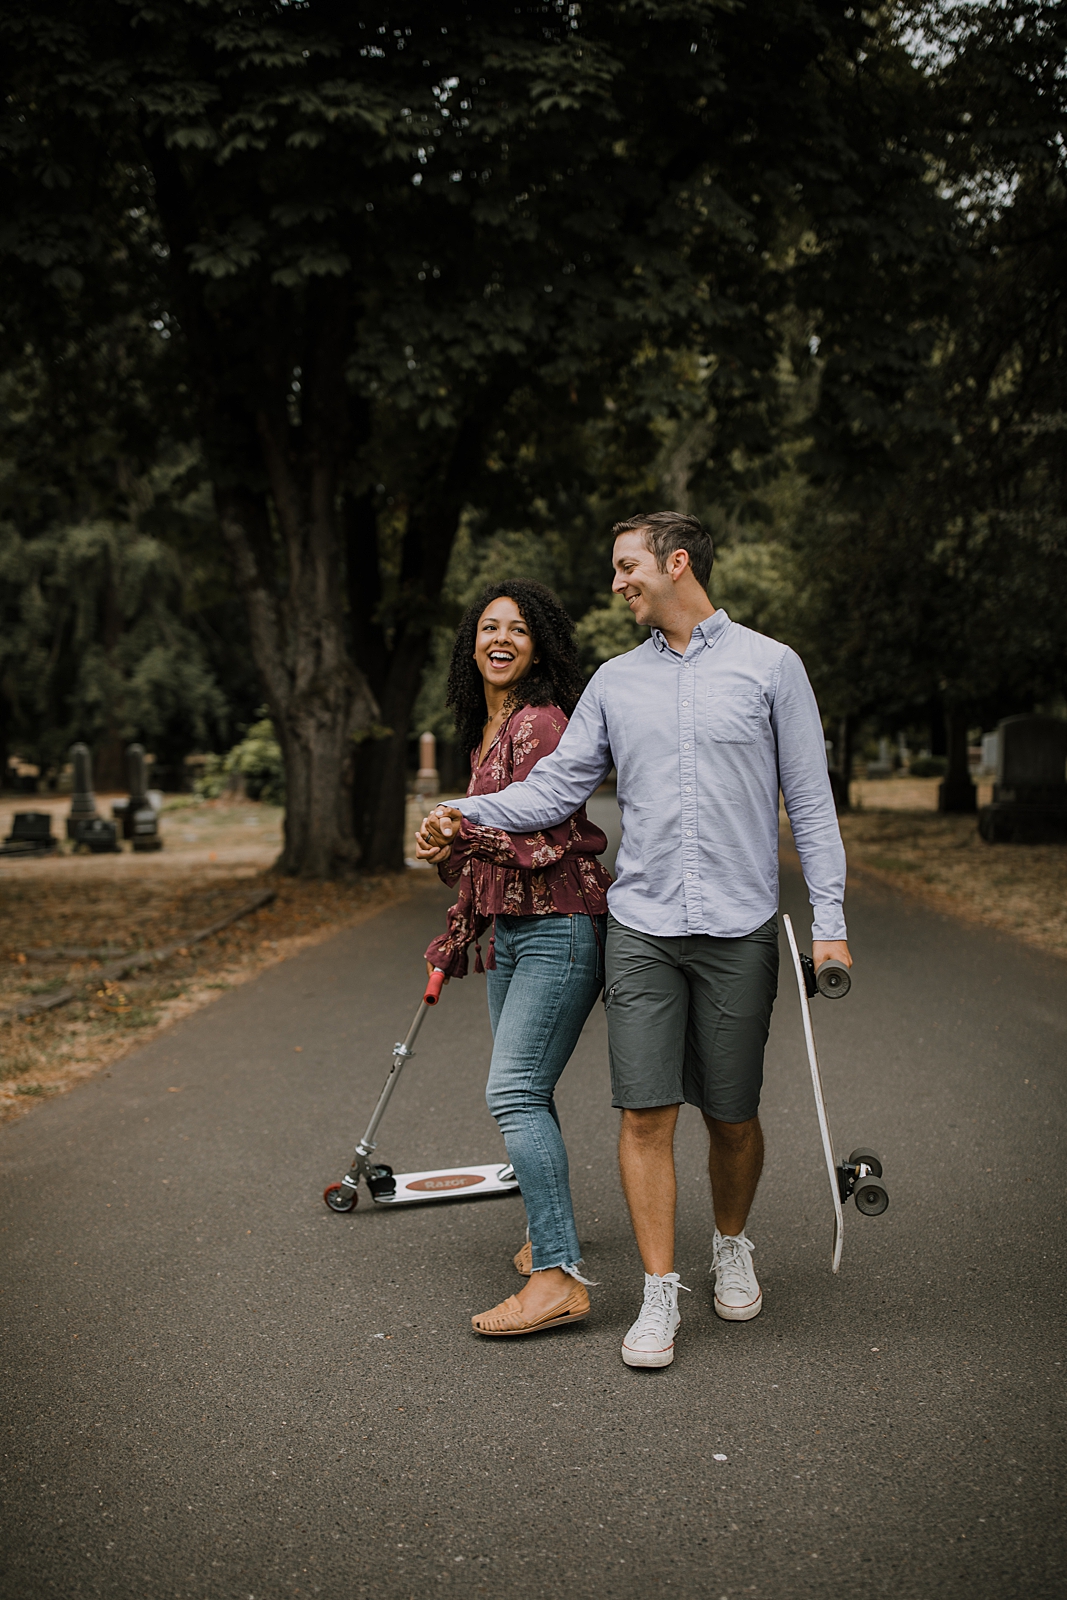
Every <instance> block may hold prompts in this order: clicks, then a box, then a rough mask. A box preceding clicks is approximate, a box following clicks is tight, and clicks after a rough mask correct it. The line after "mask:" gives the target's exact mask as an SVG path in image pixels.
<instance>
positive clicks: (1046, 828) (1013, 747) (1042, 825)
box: [978, 716, 1067, 844]
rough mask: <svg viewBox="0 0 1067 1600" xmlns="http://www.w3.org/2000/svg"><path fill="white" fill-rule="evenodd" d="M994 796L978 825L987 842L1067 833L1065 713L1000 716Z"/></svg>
mask: <svg viewBox="0 0 1067 1600" xmlns="http://www.w3.org/2000/svg"><path fill="white" fill-rule="evenodd" d="M996 773H997V776H996V782H995V783H994V785H993V801H992V804H991V805H988V806H983V807H982V811H981V815H980V816H979V819H978V831H979V833H980V834H981V835H982V838H983V839H986V840H988V842H989V843H990V844H995V843H1008V842H1016V843H1020V844H1039V843H1043V842H1044V843H1051V842H1054V841H1057V840H1060V839H1063V838H1067V718H1064V717H1045V716H1019V717H1005V718H1004V720H1003V721H1002V722H1001V723H1000V725H999V727H998V728H997V766H996Z"/></svg>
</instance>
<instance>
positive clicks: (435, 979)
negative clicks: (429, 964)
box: [422, 967, 445, 1006]
mask: <svg viewBox="0 0 1067 1600" xmlns="http://www.w3.org/2000/svg"><path fill="white" fill-rule="evenodd" d="M444 981H445V975H444V973H443V972H442V971H441V969H440V967H435V968H434V970H433V971H432V972H431V974H430V981H429V983H428V984H427V985H426V993H425V994H424V995H423V997H422V998H423V999H424V1000H425V1002H426V1004H427V1005H428V1006H435V1005H436V1004H437V1002H438V1000H440V998H441V989H442V988H443V986H444Z"/></svg>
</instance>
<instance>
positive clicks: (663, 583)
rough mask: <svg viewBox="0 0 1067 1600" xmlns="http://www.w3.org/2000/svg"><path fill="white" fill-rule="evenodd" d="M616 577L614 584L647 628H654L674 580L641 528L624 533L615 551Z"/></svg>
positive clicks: (638, 619)
mask: <svg viewBox="0 0 1067 1600" xmlns="http://www.w3.org/2000/svg"><path fill="white" fill-rule="evenodd" d="M612 564H613V566H614V568H615V579H614V581H613V583H612V585H611V587H612V590H613V592H614V593H615V594H621V595H622V597H623V599H624V600H625V601H626V604H627V605H628V606H629V607H630V614H631V616H632V617H633V619H634V621H635V622H639V623H640V624H641V626H642V627H643V628H654V627H656V626H657V624H658V622H659V619H660V617H661V616H662V615H663V611H664V607H665V606H669V605H670V603H671V600H672V598H673V594H674V582H673V580H672V578H671V575H670V573H669V572H661V571H660V570H659V567H658V566H657V565H656V558H655V556H654V555H653V553H652V551H651V550H650V549H649V548H648V545H647V544H646V543H645V536H644V534H643V533H642V532H641V530H640V529H635V530H634V531H633V532H632V533H620V534H619V537H618V538H617V539H616V540H615V549H614V552H613V554H612Z"/></svg>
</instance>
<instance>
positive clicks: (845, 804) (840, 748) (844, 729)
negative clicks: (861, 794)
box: [830, 716, 854, 814]
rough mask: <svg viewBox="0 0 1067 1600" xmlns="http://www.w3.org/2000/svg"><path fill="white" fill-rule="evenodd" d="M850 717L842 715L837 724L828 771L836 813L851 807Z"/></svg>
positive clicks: (851, 719)
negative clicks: (832, 759)
mask: <svg viewBox="0 0 1067 1600" xmlns="http://www.w3.org/2000/svg"><path fill="white" fill-rule="evenodd" d="M853 722H854V718H852V717H847V716H846V717H842V718H841V720H840V722H839V723H838V725H837V742H836V746H835V749H834V766H833V770H832V771H831V773H830V787H831V788H832V790H833V795H834V805H835V806H836V808H837V811H838V814H840V813H841V812H843V811H849V810H851V807H852V801H851V798H850V793H849V790H850V783H851V779H852V732H853Z"/></svg>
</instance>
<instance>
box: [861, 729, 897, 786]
mask: <svg viewBox="0 0 1067 1600" xmlns="http://www.w3.org/2000/svg"><path fill="white" fill-rule="evenodd" d="M867 776H868V778H891V777H892V776H893V757H892V756H891V755H890V753H889V740H888V739H887V738H885V736H884V735H883V737H882V738H881V739H879V741H878V760H877V761H868V763H867Z"/></svg>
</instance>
